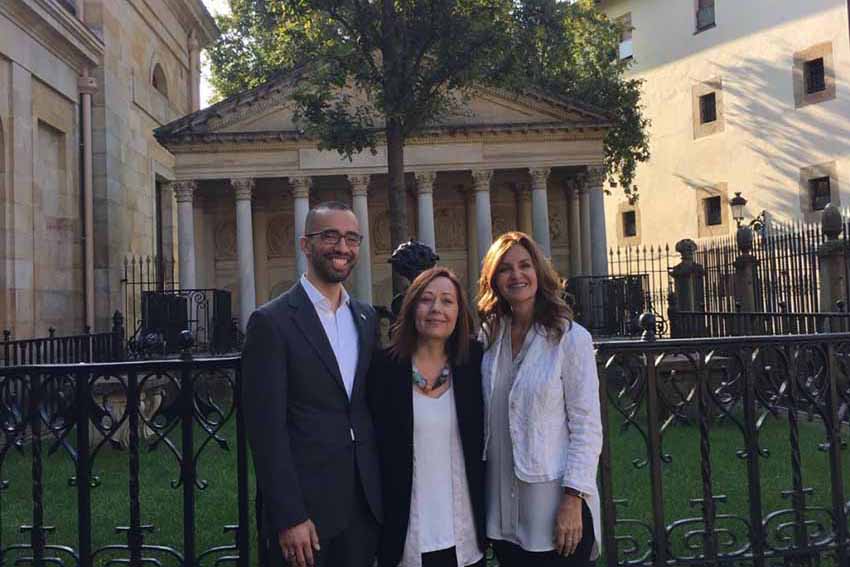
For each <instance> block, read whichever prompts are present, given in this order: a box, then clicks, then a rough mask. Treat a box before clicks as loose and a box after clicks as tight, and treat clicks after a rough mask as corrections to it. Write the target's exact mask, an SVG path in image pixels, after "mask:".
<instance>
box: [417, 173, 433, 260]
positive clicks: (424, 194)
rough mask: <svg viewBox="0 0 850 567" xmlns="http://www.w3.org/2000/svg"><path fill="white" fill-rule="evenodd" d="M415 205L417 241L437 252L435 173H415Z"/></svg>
mask: <svg viewBox="0 0 850 567" xmlns="http://www.w3.org/2000/svg"><path fill="white" fill-rule="evenodd" d="M414 175H415V177H416V204H417V210H418V214H419V217H418V220H419V234H418V237H419V241H420V242H422V243H424V244H427V245H428V246H430V247H431V250H433V251H434V252H436V251H437V236H436V232H435V230H434V181H435V180H436V179H437V172H435V171H417V172H416V173H415V174H414Z"/></svg>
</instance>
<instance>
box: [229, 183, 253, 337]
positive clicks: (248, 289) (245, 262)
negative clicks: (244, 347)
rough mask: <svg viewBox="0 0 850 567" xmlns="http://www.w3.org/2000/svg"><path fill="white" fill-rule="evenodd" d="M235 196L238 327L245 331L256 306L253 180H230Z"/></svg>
mask: <svg viewBox="0 0 850 567" xmlns="http://www.w3.org/2000/svg"><path fill="white" fill-rule="evenodd" d="M230 185H231V186H232V187H233V191H234V193H235V194H236V257H237V258H238V261H239V326H240V327H241V328H242V330H243V331H244V330H245V326H246V325H247V324H248V318H249V317H250V316H251V313H253V311H254V309H255V308H256V306H257V303H256V299H257V290H256V286H255V284H254V234H253V228H252V226H251V225H252V219H251V198H252V196H253V193H254V179H253V178H242V179H231V180H230Z"/></svg>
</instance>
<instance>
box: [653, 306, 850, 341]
mask: <svg viewBox="0 0 850 567" xmlns="http://www.w3.org/2000/svg"><path fill="white" fill-rule="evenodd" d="M668 315H669V318H670V329H671V336H672V337H673V338H689V337H734V336H747V335H807V334H816V333H829V332H832V333H835V332H847V331H850V313H844V312H822V313H790V312H779V313H759V312H755V313H754V312H744V311H733V312H725V311H720V312H708V311H676V310H673V309H671V310H669V312H668Z"/></svg>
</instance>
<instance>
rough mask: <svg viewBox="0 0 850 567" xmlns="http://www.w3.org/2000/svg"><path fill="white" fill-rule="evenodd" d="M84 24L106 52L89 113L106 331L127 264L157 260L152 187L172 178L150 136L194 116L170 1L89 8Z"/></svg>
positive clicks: (181, 28)
mask: <svg viewBox="0 0 850 567" xmlns="http://www.w3.org/2000/svg"><path fill="white" fill-rule="evenodd" d="M86 21H87V23H88V24H89V26H90V27H92V28H93V29H95V30H96V31H97V32H98V33H99V34H100V35H101V36H102V37H103V39H104V42H105V43H106V45H107V50H106V54H105V57H104V65H103V66H101V67H100V68H99V69H98V70H97V73H96V76H97V80H98V84H99V85H100V89H99V90H98V93H97V95H96V96H95V98H94V109H93V129H94V133H93V136H94V172H95V177H94V201H95V272H96V273H95V282H96V292H95V293H96V315H97V327H98V328H107V327H108V325H109V316H110V314H111V313H112V312H114V311H115V310H116V309H123V296H122V287H121V278H122V276H123V272H122V270H123V262H124V258H125V256H126V255H128V254H135V255H152V254H155V253H156V230H157V229H156V226H155V225H156V223H155V217H156V213H155V203H156V194H155V191H156V181H157V180H161V181H162V180H171V179H173V178H174V173H173V168H174V158H173V156H172V155H171V154H170V153H169V152H167V151H166V150H165V149H164V148H162V147H161V146H160V145H159V144H158V143H157V142H156V141H155V140H154V138H153V134H152V132H153V130H154V129H155V128H157V127H159V126H161V125H163V124H165V123H167V122H170V121H171V120H174V119H175V118H177V117H179V116H182V115H184V114H187V113H188V112H190V111H191V110H192V108H191V106H192V101H191V94H190V93H191V89H190V72H189V68H190V64H189V35H188V34H189V32H188V29H187V28H186V26H185V25H184V24H183V23H182V22H181V20H180V19H178V16H177V13H176V10H175V7H174V5H173V4H172V3H171V2H170V1H168V0H151V1H145V2H143V1H141V0H126V1H121V2H114V1H112V0H90V1H89V2H87V3H86ZM157 66H158V67H159V69H160V70H161V71H162V74H161V75H160V76H159V77H158V79H159V80H160V83H161V82H162V79H163V78H164V80H165V85H164V86H163V85H162V84H160V89H159V90H157V89H155V88H154V86H153V84H152V80H153V74H154V69H155V68H156V67H157ZM168 198H169V199H170V198H171V196H170V194H169V195H168ZM166 205H169V203H166ZM174 209H175V208H174V207H170V206H166V207H165V208H164V210H165V211H167V212H172V211H174ZM164 225H165V226H166V227H167V229H168V230H172V231H173V230H175V229H176V223H175V222H171V223H167V222H166V223H164ZM164 240H165V241H167V242H176V235H174V236H173V237H171V238H165V239H164Z"/></svg>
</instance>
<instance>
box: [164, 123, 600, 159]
mask: <svg viewBox="0 0 850 567" xmlns="http://www.w3.org/2000/svg"><path fill="white" fill-rule="evenodd" d="M606 132H607V128H606V127H605V126H597V125H593V126H581V125H567V124H560V125H557V124H539V123H529V124H504V125H481V126H476V125H471V126H462V127H454V126H444V127H438V128H430V129H427V130H424V131H422V132H419V133H418V134H416V135H414V136H412V137H410V138H409V139H408V140H406V141H405V146H407V147H411V146H422V145H432V144H439V143H458V142H461V143H464V142H482V141H486V142H488V143H506V142H507V143H510V142H530V141H537V142H540V141H543V142H551V141H565V140H602V139H604V137H605V134H606ZM318 145H319V141H318V140H317V139H314V138H312V137H310V136H307V135H305V134H304V133H302V132H298V131H295V130H282V131H266V132H221V133H205V134H186V135H183V136H181V137H180V139H179V140H171V141H168V142H165V144H164V146H165V147H166V148H167V149H168V150H169V151H170V152H171V153H173V154H185V153H198V152H251V151H269V150H296V149H304V148H310V149H314V148H317V147H318Z"/></svg>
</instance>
